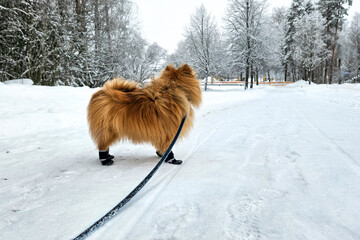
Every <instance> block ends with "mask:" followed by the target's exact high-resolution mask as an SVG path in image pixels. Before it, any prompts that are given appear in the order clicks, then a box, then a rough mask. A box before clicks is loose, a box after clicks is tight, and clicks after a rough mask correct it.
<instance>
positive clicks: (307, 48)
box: [293, 8, 326, 81]
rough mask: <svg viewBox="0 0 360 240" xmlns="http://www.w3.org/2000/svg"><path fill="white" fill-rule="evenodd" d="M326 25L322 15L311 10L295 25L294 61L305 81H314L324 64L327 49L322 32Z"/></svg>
mask: <svg viewBox="0 0 360 240" xmlns="http://www.w3.org/2000/svg"><path fill="white" fill-rule="evenodd" d="M324 23H325V21H324V19H323V17H322V15H321V14H320V13H319V12H318V11H315V10H314V9H312V10H311V8H310V9H308V11H306V12H305V14H304V15H302V16H301V18H300V19H298V20H297V21H296V22H295V23H294V27H295V34H294V36H293V39H294V43H295V49H294V50H295V51H294V59H295V61H296V62H297V63H299V68H300V69H299V70H302V79H304V80H308V79H311V80H312V81H314V77H315V76H314V74H315V73H314V71H315V69H316V68H317V67H319V66H320V64H321V63H322V62H323V59H324V53H325V51H326V49H325V43H324V40H323V38H322V36H323V35H322V34H321V30H322V29H323V26H324ZM309 81H310V80H309Z"/></svg>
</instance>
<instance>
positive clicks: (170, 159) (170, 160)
mask: <svg viewBox="0 0 360 240" xmlns="http://www.w3.org/2000/svg"><path fill="white" fill-rule="evenodd" d="M156 154H157V155H158V156H159V157H162V154H161V153H160V152H158V151H156ZM165 162H166V163H170V164H174V165H180V164H182V161H181V160H176V159H175V157H174V153H173V152H172V151H171V152H170V153H169V155H168V156H167V158H166V159H165Z"/></svg>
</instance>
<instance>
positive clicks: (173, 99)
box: [88, 64, 201, 165]
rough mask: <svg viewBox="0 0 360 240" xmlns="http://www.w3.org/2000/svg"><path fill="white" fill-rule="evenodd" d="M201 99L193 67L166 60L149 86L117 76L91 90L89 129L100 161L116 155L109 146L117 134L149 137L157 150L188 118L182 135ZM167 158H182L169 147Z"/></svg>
mask: <svg viewBox="0 0 360 240" xmlns="http://www.w3.org/2000/svg"><path fill="white" fill-rule="evenodd" d="M200 104H201V89H200V84H199V81H198V80H197V78H196V75H195V72H194V71H193V70H192V69H191V68H190V67H189V65H187V64H185V65H182V66H180V67H179V68H178V69H175V68H174V66H173V65H169V66H167V67H166V68H165V69H164V70H163V71H162V73H161V75H160V76H159V77H158V78H157V79H154V80H153V81H152V82H151V84H150V85H149V86H146V87H144V88H140V87H139V86H138V84H137V83H136V82H132V81H128V80H124V79H119V78H115V79H113V80H111V81H108V82H106V83H105V85H104V86H103V87H102V88H101V89H100V90H99V91H98V92H96V93H94V95H93V96H92V98H91V100H90V103H89V106H88V121H89V127H90V133H91V136H92V138H93V140H94V142H95V143H96V144H97V147H98V149H99V158H100V161H101V163H102V164H103V165H111V164H112V163H113V160H112V159H113V158H114V156H112V155H110V154H109V146H110V145H111V144H113V143H114V142H116V141H119V140H131V141H132V142H134V143H144V142H148V143H151V144H152V145H153V146H154V147H155V148H156V151H157V154H158V155H159V156H161V155H162V154H163V153H164V152H165V151H166V149H167V147H168V146H169V144H170V142H171V140H172V138H173V137H174V135H175V133H176V131H177V129H178V127H179V125H180V122H181V120H182V118H183V117H184V116H185V115H187V120H186V122H185V125H184V127H183V130H182V132H181V135H180V137H181V136H184V135H185V134H186V133H188V132H189V130H190V128H191V127H192V125H193V118H194V110H193V107H199V106H200ZM165 161H166V162H169V163H173V164H181V162H182V161H181V160H176V159H175V158H174V154H173V153H172V152H171V153H170V154H169V156H168V157H167V159H166V160H165Z"/></svg>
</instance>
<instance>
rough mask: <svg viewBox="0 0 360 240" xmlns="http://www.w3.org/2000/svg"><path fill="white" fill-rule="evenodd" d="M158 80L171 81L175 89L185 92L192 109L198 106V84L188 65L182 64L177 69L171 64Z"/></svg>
mask: <svg viewBox="0 0 360 240" xmlns="http://www.w3.org/2000/svg"><path fill="white" fill-rule="evenodd" d="M160 78H163V79H167V80H170V81H172V82H173V83H174V84H175V86H176V87H179V88H180V89H182V90H183V91H184V92H185V94H186V97H187V98H188V99H189V101H190V103H191V104H192V105H193V106H194V107H199V106H200V104H201V101H202V99H201V88H200V82H199V80H198V79H197V77H196V73H195V71H194V70H193V69H192V68H191V67H190V66H189V65H187V64H182V65H181V66H180V67H179V68H178V69H176V68H175V67H174V66H173V65H172V64H171V65H168V66H167V67H166V68H165V69H164V70H163V72H162V73H161V77H160Z"/></svg>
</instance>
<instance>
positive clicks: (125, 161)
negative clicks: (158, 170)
mask: <svg viewBox="0 0 360 240" xmlns="http://www.w3.org/2000/svg"><path fill="white" fill-rule="evenodd" d="M159 161H160V158H159V157H158V156H156V154H154V155H153V156H150V155H148V154H147V155H138V156H136V157H135V156H134V155H130V154H129V155H126V154H122V155H121V154H120V155H117V156H115V158H114V165H117V166H121V167H129V168H134V167H139V166H149V165H154V166H155V165H156V164H157V163H158V162H159Z"/></svg>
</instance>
